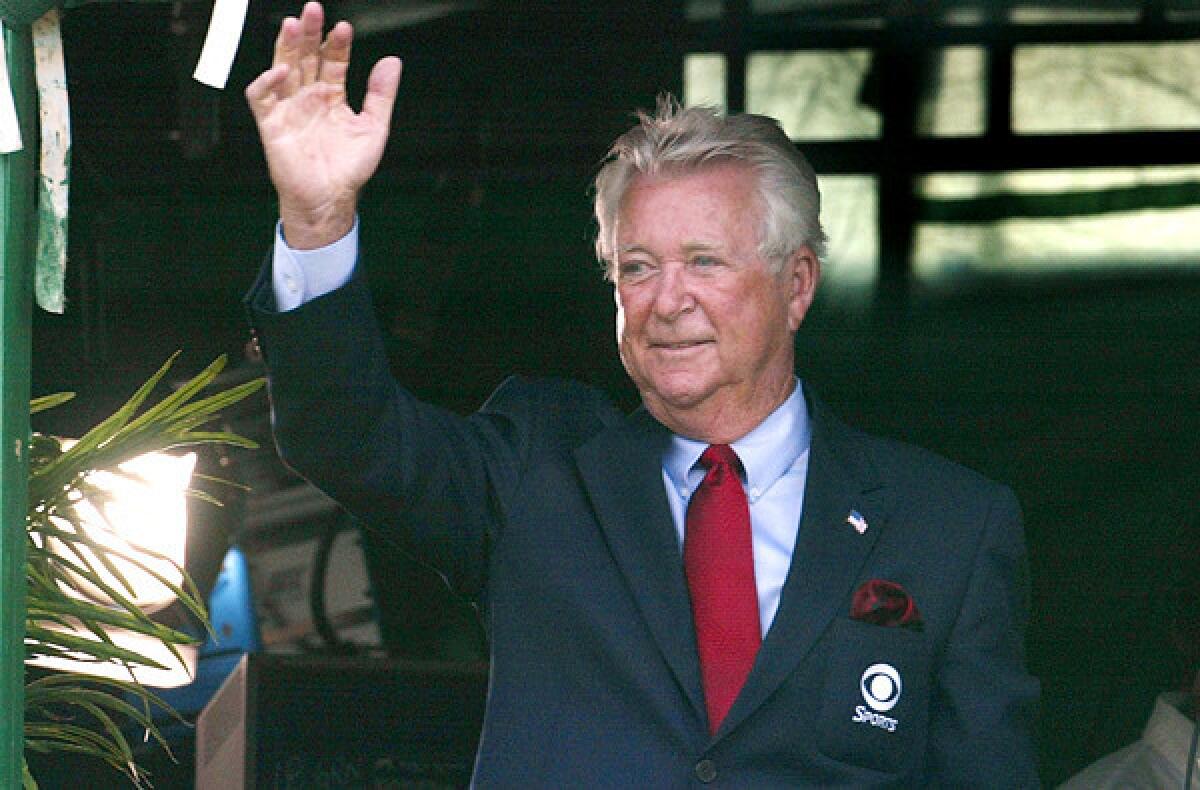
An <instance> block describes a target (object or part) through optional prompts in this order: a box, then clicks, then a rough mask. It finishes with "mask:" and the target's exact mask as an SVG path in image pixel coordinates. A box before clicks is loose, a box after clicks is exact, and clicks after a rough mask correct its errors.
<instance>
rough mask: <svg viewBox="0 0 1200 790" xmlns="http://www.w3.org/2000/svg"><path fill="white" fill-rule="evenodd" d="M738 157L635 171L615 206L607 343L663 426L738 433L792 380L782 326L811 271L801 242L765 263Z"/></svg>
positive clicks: (804, 297)
mask: <svg viewBox="0 0 1200 790" xmlns="http://www.w3.org/2000/svg"><path fill="white" fill-rule="evenodd" d="M760 212H761V203H760V200H759V197H758V194H757V190H756V181H755V176H754V174H753V172H752V171H751V170H749V169H748V168H747V167H746V166H744V165H740V164H736V163H720V164H715V165H712V166H709V167H705V168H703V169H700V170H697V171H693V172H690V173H687V174H683V175H666V176H645V175H639V176H636V177H635V178H634V180H633V182H632V183H631V184H630V186H629V189H628V191H627V192H626V193H625V197H624V199H623V200H622V202H621V205H620V208H619V211H618V213H617V228H616V230H617V239H616V255H617V265H616V299H617V344H618V348H619V350H620V353H621V361H622V362H623V363H624V365H625V370H626V371H628V373H629V376H630V377H631V378H632V379H633V382H634V384H636V385H637V388H638V391H639V392H640V393H641V396H642V400H643V402H644V403H645V405H646V408H647V409H648V410H649V411H650V413H651V414H653V415H654V416H655V417H657V418H658V419H659V421H661V422H662V423H663V424H664V425H666V426H667V427H668V428H670V429H671V430H673V431H675V432H677V433H680V434H683V435H685V436H690V437H692V438H696V439H701V440H705V441H710V442H726V441H732V440H733V439H736V438H739V437H740V436H742V435H743V434H745V433H746V432H747V431H749V430H750V429H752V428H753V427H754V426H755V425H757V424H758V423H759V422H761V421H762V420H763V419H764V418H765V417H766V416H767V415H768V414H770V413H771V411H773V410H774V408H775V407H776V406H778V405H779V404H780V403H782V402H783V400H784V399H785V398H786V397H787V395H788V394H789V393H790V392H791V389H792V375H793V374H792V365H793V350H792V336H793V334H794V333H795V331H796V329H797V328H799V326H800V322H801V320H802V319H803V318H804V314H805V313H806V312H807V310H808V306H809V304H811V302H812V295H813V290H814V289H815V287H816V282H817V277H818V274H819V264H818V262H817V260H816V257H815V256H814V255H813V254H812V252H811V251H810V250H808V249H807V248H804V249H802V250H801V251H800V252H798V253H796V254H794V255H793V256H792V258H791V259H789V260H788V261H787V262H786V263H785V265H784V266H783V269H782V271H781V272H780V273H779V274H773V273H772V272H771V271H770V270H769V268H768V265H767V263H766V261H764V260H763V259H762V258H761V257H760V256H759V253H758V241H759V239H758V232H759V228H760V227H761V221H760V219H761V214H760Z"/></svg>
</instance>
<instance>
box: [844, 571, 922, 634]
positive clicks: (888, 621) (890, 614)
mask: <svg viewBox="0 0 1200 790" xmlns="http://www.w3.org/2000/svg"><path fill="white" fill-rule="evenodd" d="M850 617H851V619H854V620H861V621H862V622H864V623H873V624H874V625H883V626H900V627H903V628H912V629H914V630H917V631H919V630H921V628H922V627H923V625H924V624H923V622H922V620H921V613H920V612H918V611H917V604H916V603H915V602H914V601H913V599H912V598H911V597H909V595H908V592H907V591H906V590H905V589H904V588H903V587H901V586H900V585H899V584H896V583H895V582H890V581H887V580H886V579H869V580H867V581H865V582H863V583H862V585H861V586H860V587H859V588H858V589H857V590H855V591H854V599H853V600H852V601H851V602H850Z"/></svg>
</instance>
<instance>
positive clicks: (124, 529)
mask: <svg viewBox="0 0 1200 790" xmlns="http://www.w3.org/2000/svg"><path fill="white" fill-rule="evenodd" d="M74 444H75V440H72V439H66V440H63V441H62V446H63V449H64V450H66V449H69V448H70V447H71V446H72V445H74ZM195 466H196V454H195V453H188V454H187V455H182V456H177V455H170V454H168V453H147V454H146V455H142V456H139V457H137V458H134V459H132V460H130V461H127V462H125V463H123V464H121V465H120V466H119V467H118V468H119V469H120V473H116V472H93V473H92V474H90V475H88V478H87V481H88V483H90V484H91V485H92V486H95V487H96V488H98V489H100V490H101V491H102V492H104V497H103V500H104V501H102V502H99V503H94V502H90V501H88V500H86V499H82V498H81V499H80V500H79V501H78V502H77V503H76V505H75V511H76V513H77V514H78V515H79V518H80V520H82V522H83V528H84V530H86V531H87V533H88V534H89V536H90V537H91V538H93V539H94V540H95V541H96V542H97V543H100V544H102V545H104V546H106V547H109V548H111V549H114V550H116V551H121V552H125V553H128V554H133V555H135V556H138V557H139V559H140V560H141V561H142V562H143V563H144V564H145V565H146V566H147V567H148V568H149V569H152V570H153V572H154V573H157V574H159V575H161V576H162V577H163V579H165V580H166V581H168V582H169V583H170V584H173V585H175V586H179V585H180V584H181V583H182V582H183V572H182V568H183V564H184V560H185V559H186V557H185V553H184V549H185V546H186V545H187V488H188V484H189V481H190V480H191V477H192V470H193V469H194V468H195ZM56 520H57V522H58V526H59V527H60V528H62V529H64V530H67V531H72V528H71V526H70V525H69V524H68V523H67V522H66V521H65V520H63V519H56ZM138 549H141V550H147V551H150V552H153V553H154V554H157V555H161V556H159V557H145V556H142V555H141V554H140V553H139V552H138V551H137V550H138ZM51 550H53V551H54V552H56V553H58V554H60V555H62V556H64V557H66V558H68V559H70V560H71V561H72V562H75V563H78V562H79V559H78V558H77V557H76V556H75V554H74V552H73V551H72V550H71V549H70V548H68V547H66V546H64V545H63V544H62V543H61V542H60V541H54V542H52V545H51ZM81 552H82V553H83V555H84V557H86V558H87V560H88V562H89V563H90V565H91V566H92V568H93V569H95V571H96V573H97V574H98V575H99V576H100V577H101V578H102V579H103V580H104V582H105V584H107V585H109V586H110V587H112V588H113V589H116V590H119V591H120V592H121V594H123V595H126V596H127V597H130V598H131V599H132V600H133V602H134V603H135V604H136V605H137V606H138V608H140V609H141V610H142V611H144V612H147V613H152V612H155V611H158V610H159V609H162V608H164V607H166V606H168V605H169V604H170V603H171V602H172V601H174V600H175V595H174V594H173V593H172V592H171V590H170V588H169V587H167V586H166V585H165V584H163V582H162V581H160V580H159V579H157V578H155V576H154V575H153V574H152V573H150V572H149V571H147V570H142V569H141V568H138V567H137V566H136V565H134V564H132V563H130V562H129V561H127V560H122V559H119V558H112V562H113V564H114V565H115V566H116V568H117V569H118V570H119V571H120V573H121V575H122V576H123V577H124V578H125V580H126V581H128V582H129V584H130V586H131V587H132V588H133V595H132V596H129V591H128V590H127V589H126V588H125V587H124V585H122V584H121V583H120V582H119V581H118V580H117V579H116V577H115V576H114V575H113V574H111V573H110V572H109V571H108V570H106V569H105V568H104V567H103V565H102V564H101V563H100V562H99V561H98V560H97V559H96V557H95V555H94V554H93V553H92V552H91V551H90V550H88V549H86V548H84V549H81ZM72 583H73V584H74V585H76V586H77V588H78V589H77V590H68V592H70V593H71V594H73V595H76V596H77V597H80V598H83V599H85V600H89V601H92V602H94V603H99V604H101V605H108V606H112V605H113V601H112V598H111V597H110V596H108V595H107V594H106V593H105V592H104V591H103V590H101V589H100V588H99V587H97V586H96V585H94V584H91V583H89V582H87V581H85V580H84V579H83V578H82V577H80V576H78V575H74V574H72ZM41 625H42V626H44V627H46V628H50V629H53V630H58V631H63V632H66V633H72V632H73V633H75V634H77V635H78V636H80V637H82V638H85V639H95V635H94V634H92V633H91V632H89V631H85V630H82V629H79V628H76V629H68V628H66V627H64V626H60V625H57V624H54V623H50V622H43V623H42V624H41ZM105 632H106V634H107V635H108V637H109V638H110V639H112V641H113V642H114V643H115V644H117V645H118V646H120V647H123V648H126V649H129V650H133V651H135V652H137V653H139V654H140V655H143V656H145V657H147V658H149V659H151V660H153V661H156V662H158V663H160V664H162V665H163V666H165V667H166V669H154V668H150V667H133V668H127V667H125V666H124V665H122V664H117V663H97V662H94V661H86V660H79V661H76V660H69V659H54V658H47V657H41V658H38V659H34V660H31V661H30V662H29V663H31V664H35V665H37V666H42V667H47V668H50V669H60V670H67V671H70V672H81V673H85V674H91V675H100V676H103V677H113V678H120V679H125V680H128V679H129V675H130V672H131V671H132V673H133V676H134V678H136V679H137V681H138V682H139V683H141V684H143V685H146V686H151V687H155V688H170V687H174V686H181V685H184V684H186V683H189V682H191V680H192V678H194V677H195V674H196V673H195V670H196V656H197V653H198V648H196V647H194V646H186V647H179V648H178V649H179V653H180V655H181V656H182V658H183V661H182V662H181V661H180V660H179V659H177V658H175V657H174V656H173V655H171V653H170V651H169V650H168V649H167V648H166V647H165V646H163V644H162V643H161V642H159V641H158V640H157V639H154V638H152V637H147V636H143V635H140V634H135V633H132V632H130V631H126V630H124V629H119V628H106V629H105Z"/></svg>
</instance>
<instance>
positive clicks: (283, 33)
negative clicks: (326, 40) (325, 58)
mask: <svg viewBox="0 0 1200 790" xmlns="http://www.w3.org/2000/svg"><path fill="white" fill-rule="evenodd" d="M324 24H325V11H324V9H322V8H321V4H320V3H305V5H304V9H303V10H302V11H301V12H300V18H299V19H297V18H296V17H291V16H289V17H285V18H284V20H283V23H282V24H280V26H279V35H278V36H277V37H276V38H275V57H274V61H273V63H272V66H278V65H281V64H287V65H288V66H289V67H290V73H289V75H288V79H287V82H286V84H285V85H284V90H285V92H286V93H289V94H290V93H294V92H295V91H296V90H298V89H299V88H300V87H301V86H302V85H307V84H309V83H311V82H312V81H313V80H314V79H315V78H316V75H317V70H318V67H319V64H320V49H321V28H322V26H323V25H324Z"/></svg>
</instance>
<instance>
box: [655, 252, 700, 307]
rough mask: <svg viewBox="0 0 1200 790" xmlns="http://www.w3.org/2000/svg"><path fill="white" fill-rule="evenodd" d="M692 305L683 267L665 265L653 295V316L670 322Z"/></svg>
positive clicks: (692, 300) (690, 291) (693, 303)
mask: <svg viewBox="0 0 1200 790" xmlns="http://www.w3.org/2000/svg"><path fill="white" fill-rule="evenodd" d="M694 305H695V300H694V298H693V296H692V290H691V285H690V283H689V282H688V277H687V272H686V271H685V267H684V266H682V265H681V264H676V263H668V264H665V265H664V266H663V267H662V273H661V274H660V276H659V277H658V284H657V289H656V290H655V293H654V312H655V314H656V315H657V316H658V317H659V318H662V319H664V320H671V319H674V318H675V317H677V316H678V315H680V314H681V313H685V312H687V311H688V310H690V309H691V308H692V307H693V306H694Z"/></svg>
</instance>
